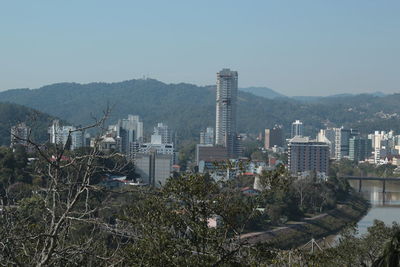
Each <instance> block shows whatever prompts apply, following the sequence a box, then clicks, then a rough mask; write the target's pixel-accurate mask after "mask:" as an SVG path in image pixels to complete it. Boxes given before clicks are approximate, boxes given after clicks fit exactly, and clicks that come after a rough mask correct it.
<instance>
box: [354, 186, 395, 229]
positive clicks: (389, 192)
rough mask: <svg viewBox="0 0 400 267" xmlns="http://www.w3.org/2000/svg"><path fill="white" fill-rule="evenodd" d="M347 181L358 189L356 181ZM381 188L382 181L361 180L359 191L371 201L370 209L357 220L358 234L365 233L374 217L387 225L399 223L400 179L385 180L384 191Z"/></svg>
mask: <svg viewBox="0 0 400 267" xmlns="http://www.w3.org/2000/svg"><path fill="white" fill-rule="evenodd" d="M349 183H350V185H351V186H352V187H353V188H354V189H355V190H357V191H358V190H359V182H358V181H356V180H350V181H349ZM382 189H383V184H382V181H362V186H361V193H362V194H363V196H364V197H365V198H366V199H368V200H369V201H370V202H371V209H370V210H369V211H368V213H367V214H366V215H365V216H364V217H363V218H362V219H361V220H360V221H359V222H358V231H359V234H364V233H366V232H367V228H368V227H369V226H371V225H372V224H373V221H374V220H375V219H377V220H381V221H383V222H384V223H385V224H389V225H390V224H392V222H398V223H400V181H386V193H383V192H382V191H383V190H382Z"/></svg>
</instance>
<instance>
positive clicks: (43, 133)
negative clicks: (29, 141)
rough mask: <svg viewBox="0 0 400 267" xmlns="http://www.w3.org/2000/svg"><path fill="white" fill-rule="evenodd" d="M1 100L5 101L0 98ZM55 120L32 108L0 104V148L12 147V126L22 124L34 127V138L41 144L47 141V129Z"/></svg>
mask: <svg viewBox="0 0 400 267" xmlns="http://www.w3.org/2000/svg"><path fill="white" fill-rule="evenodd" d="M0 99H1V100H3V99H2V98H1V97H0ZM53 119H54V118H53V117H51V116H49V115H47V114H44V113H42V112H38V111H35V110H33V109H31V108H27V107H24V106H20V105H17V104H11V103H1V102H0V146H8V145H10V137H11V136H10V129H11V126H13V125H16V124H18V123H21V122H25V123H27V124H28V125H29V126H31V127H32V137H33V138H34V139H35V140H37V141H40V142H43V141H46V139H47V127H48V126H49V125H50V123H51V121H52V120H53Z"/></svg>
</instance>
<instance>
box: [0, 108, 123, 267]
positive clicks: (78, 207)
mask: <svg viewBox="0 0 400 267" xmlns="http://www.w3.org/2000/svg"><path fill="white" fill-rule="evenodd" d="M108 115H109V110H107V111H106V112H105V113H104V116H103V117H102V118H101V119H100V120H96V121H95V122H94V123H93V124H92V125H90V126H87V127H82V128H79V129H76V130H73V131H70V132H69V134H68V141H67V142H66V144H55V145H54V146H52V145H48V146H43V145H42V144H39V143H36V142H35V141H34V140H32V139H31V135H29V137H28V139H27V140H24V141H26V142H27V143H28V144H29V145H30V146H31V147H33V148H34V149H35V151H36V153H37V155H38V157H39V158H40V160H39V161H38V162H37V163H35V164H36V166H35V175H40V176H41V177H43V178H44V184H43V186H41V187H40V188H37V189H35V194H34V195H33V197H31V198H28V199H24V200H22V201H20V202H19V203H17V205H12V206H10V205H8V206H7V205H3V206H2V207H1V211H0V212H1V218H0V240H1V241H0V264H1V265H4V266H10V265H16V266H34V265H36V266H48V265H69V264H71V265H79V264H85V265H91V264H94V263H95V262H97V261H101V262H104V261H113V260H114V258H113V256H114V255H115V249H117V248H118V245H115V244H113V246H114V248H113V249H110V248H106V247H105V245H104V243H101V242H98V241H99V240H98V238H99V237H102V238H105V237H106V236H107V232H108V231H103V230H104V229H107V228H110V227H109V226H107V224H106V223H105V222H102V221H101V219H99V216H98V213H99V211H100V210H101V209H102V208H103V206H102V204H103V202H104V201H105V200H107V196H106V195H105V193H104V190H102V189H101V188H100V187H98V186H95V185H93V179H94V177H97V176H98V175H99V174H101V173H106V172H118V171H120V170H121V169H123V168H124V167H125V166H124V161H123V160H121V159H122V158H123V156H122V155H120V154H118V153H113V154H109V155H105V154H104V153H102V152H101V151H100V149H99V143H100V142H101V138H100V135H101V133H103V130H104V123H105V121H106V119H107V117H108ZM88 129H97V130H98V131H99V133H100V135H99V138H96V139H95V142H94V146H93V147H92V148H91V149H90V150H88V151H86V153H72V152H71V151H69V146H70V141H71V135H72V133H73V132H75V131H80V132H83V131H85V130H88ZM15 138H19V137H18V136H16V137H15ZM109 159H113V160H114V162H115V164H114V165H113V166H112V167H111V168H110V167H106V166H104V165H103V164H100V162H101V161H104V160H109ZM96 196H97V197H96ZM104 225H106V226H104ZM108 243H109V244H112V240H108Z"/></svg>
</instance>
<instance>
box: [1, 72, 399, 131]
mask: <svg viewBox="0 0 400 267" xmlns="http://www.w3.org/2000/svg"><path fill="white" fill-rule="evenodd" d="M0 99H2V101H9V102H14V103H18V104H21V105H25V106H29V107H31V108H34V109H37V110H40V111H42V112H45V113H48V114H51V115H53V116H57V117H60V118H62V119H65V120H67V121H70V122H72V123H74V124H86V123H89V122H91V119H92V116H97V117H100V116H101V113H102V111H103V110H104V109H105V108H106V106H107V105H110V106H112V107H113V109H112V116H111V118H110V121H109V122H110V123H113V122H115V121H116V120H117V119H118V118H123V117H126V116H127V115H128V114H138V115H140V116H141V118H142V119H143V121H144V126H145V130H147V131H149V130H150V129H151V128H152V127H153V126H154V125H155V124H156V123H157V122H161V121H163V122H166V123H167V124H168V125H169V126H170V127H172V128H174V129H176V130H177V131H178V133H179V135H180V136H181V137H182V138H196V137H197V136H198V133H199V131H200V129H202V128H204V127H206V126H209V125H211V126H212V125H214V124H215V88H214V87H212V86H205V87H200V86H196V85H192V84H184V83H180V84H165V83H162V82H160V81H157V80H153V79H146V80H142V79H140V80H129V81H124V82H118V83H89V84H77V83H59V84H53V85H48V86H44V87H42V88H39V89H34V90H30V89H16V90H8V91H4V92H1V93H0ZM399 102H400V95H399V94H395V95H388V96H383V97H378V96H373V95H355V96H349V97H329V98H321V99H319V100H318V101H315V102H312V103H304V102H300V101H296V100H293V99H289V98H283V99H274V100H271V99H267V98H263V97H260V96H255V95H253V94H250V93H245V92H240V91H239V95H238V130H239V131H240V132H249V133H258V132H261V131H262V130H263V129H264V128H266V127H271V126H273V125H274V124H276V123H279V124H283V125H284V127H285V129H286V132H289V129H290V123H291V122H292V121H294V120H296V119H301V120H303V122H304V124H305V132H306V134H315V133H316V132H317V130H318V129H319V128H321V127H324V125H332V126H341V125H345V126H349V127H358V128H359V129H360V130H362V131H373V130H375V129H383V130H385V129H386V130H388V129H394V130H400V123H399V121H400V120H399V115H398V114H400V107H399V105H398V103H399Z"/></svg>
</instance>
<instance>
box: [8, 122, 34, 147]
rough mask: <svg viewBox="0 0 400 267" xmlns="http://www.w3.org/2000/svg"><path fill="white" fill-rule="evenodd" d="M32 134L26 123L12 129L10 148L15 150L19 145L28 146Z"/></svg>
mask: <svg viewBox="0 0 400 267" xmlns="http://www.w3.org/2000/svg"><path fill="white" fill-rule="evenodd" d="M30 132H31V128H30V127H28V126H27V125H26V124H25V123H24V122H23V123H20V124H17V125H15V126H13V127H11V142H10V147H11V148H14V147H15V146H17V145H22V146H27V145H28V137H29V134H30Z"/></svg>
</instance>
